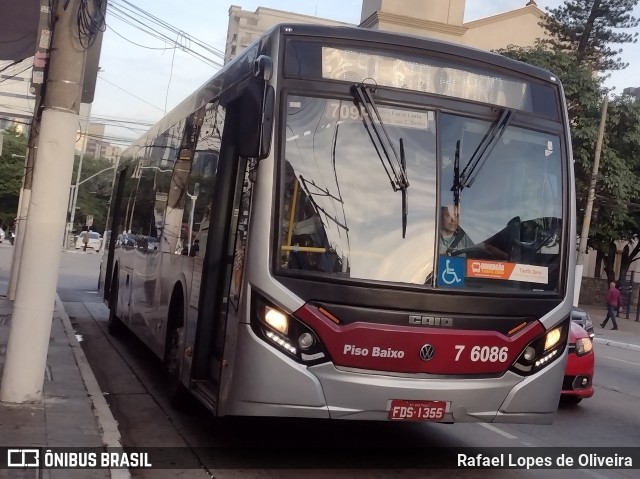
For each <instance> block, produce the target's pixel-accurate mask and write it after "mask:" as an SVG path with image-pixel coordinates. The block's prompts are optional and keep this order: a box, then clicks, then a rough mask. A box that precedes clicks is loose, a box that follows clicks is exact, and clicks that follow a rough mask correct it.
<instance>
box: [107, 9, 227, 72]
mask: <svg viewBox="0 0 640 479" xmlns="http://www.w3.org/2000/svg"><path fill="white" fill-rule="evenodd" d="M121 1H122V3H118V2H116V1H112V2H109V4H108V5H109V14H110V15H111V16H113V17H114V18H117V19H118V20H120V21H121V22H123V23H125V24H127V25H129V26H131V27H133V28H136V29H137V30H140V31H142V32H144V33H145V34H147V35H149V36H151V37H153V38H156V39H158V40H160V41H162V42H164V43H165V44H168V45H171V48H174V49H180V50H182V51H184V52H185V53H187V54H188V55H191V56H193V57H194V58H196V59H198V60H200V61H202V62H204V63H206V64H208V65H210V66H215V67H221V66H222V64H221V63H220V62H219V61H217V60H215V59H213V58H211V57H210V56H207V55H206V54H203V53H202V52H201V51H197V50H196V49H194V48H192V47H191V44H194V45H197V46H198V47H199V49H200V50H204V52H206V53H207V54H209V55H212V56H214V57H218V58H220V59H223V58H224V53H223V52H222V51H221V50H219V49H217V48H215V47H213V46H211V45H209V44H208V43H206V42H204V41H202V40H200V39H198V38H195V37H192V36H191V35H189V34H188V33H186V32H184V31H182V30H180V29H178V28H176V27H174V26H172V25H171V24H169V23H167V22H165V21H164V20H161V19H160V18H158V17H156V16H154V15H152V14H150V13H148V12H146V11H145V10H143V9H141V8H139V7H136V6H135V5H133V4H131V3H129V2H127V1H126V0H121ZM109 28H111V26H110V25H109ZM111 29H112V30H113V28H111ZM113 31H114V33H116V35H118V36H120V37H122V38H123V39H124V40H126V41H128V42H130V43H133V44H136V45H138V46H140V47H141V48H147V49H161V50H162V49H165V48H160V47H149V46H145V45H141V44H139V43H137V42H134V41H133V40H131V39H129V38H126V37H124V36H123V35H122V34H120V33H118V32H116V31H115V30H113Z"/></svg>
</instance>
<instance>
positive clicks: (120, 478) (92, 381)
mask: <svg viewBox="0 0 640 479" xmlns="http://www.w3.org/2000/svg"><path fill="white" fill-rule="evenodd" d="M56 311H57V312H58V314H60V317H61V319H62V325H63V326H64V330H65V332H66V333H67V338H68V339H69V345H70V346H71V350H72V351H73V356H74V358H75V360H76V364H77V365H78V369H79V371H80V376H82V381H83V382H84V385H85V387H86V388H87V393H88V394H89V398H90V399H91V403H92V405H93V413H94V414H95V416H96V419H97V420H98V427H99V428H100V432H101V435H102V442H103V443H104V445H105V446H106V447H115V448H122V440H121V438H120V431H119V430H118V422H117V421H116V420H115V418H114V417H113V414H111V409H109V405H108V404H107V401H106V399H105V398H104V396H103V394H102V390H101V389H100V386H99V385H98V381H97V379H96V377H95V376H94V375H93V371H92V370H91V366H90V365H89V361H88V360H87V357H86V356H85V355H84V351H82V347H81V346H80V343H79V342H78V339H77V338H76V332H75V330H74V329H73V326H72V325H71V320H70V319H69V315H68V314H67V312H66V310H65V309H64V305H63V304H62V301H61V300H60V296H58V294H57V293H56ZM109 473H110V475H111V478H112V479H131V474H130V473H129V470H128V469H110V470H109Z"/></svg>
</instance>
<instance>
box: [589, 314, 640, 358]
mask: <svg viewBox="0 0 640 479" xmlns="http://www.w3.org/2000/svg"><path fill="white" fill-rule="evenodd" d="M579 307H580V308H581V309H584V310H585V311H586V312H587V314H589V316H590V317H591V321H593V331H594V333H595V334H596V337H595V338H594V342H595V343H600V344H608V345H609V346H615V347H618V348H624V349H632V350H634V351H640V322H636V321H635V319H636V312H635V309H634V308H632V309H631V310H630V311H629V319H626V318H625V316H626V313H625V312H623V313H622V314H621V315H619V316H618V317H617V318H616V322H617V323H618V330H617V331H612V330H611V328H612V327H613V324H612V323H611V320H609V322H608V323H607V325H606V329H602V328H601V327H600V324H601V323H602V321H603V320H604V318H605V317H606V315H607V310H606V308H605V307H604V305H602V306H594V305H588V304H587V305H580V306H579Z"/></svg>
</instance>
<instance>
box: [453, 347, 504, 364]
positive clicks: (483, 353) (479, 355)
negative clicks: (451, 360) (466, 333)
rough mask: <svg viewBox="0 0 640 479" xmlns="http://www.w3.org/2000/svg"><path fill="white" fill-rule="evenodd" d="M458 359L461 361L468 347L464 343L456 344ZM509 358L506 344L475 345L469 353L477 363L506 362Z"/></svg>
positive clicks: (470, 357) (471, 358)
mask: <svg viewBox="0 0 640 479" xmlns="http://www.w3.org/2000/svg"><path fill="white" fill-rule="evenodd" d="M455 348H456V351H457V352H456V359H455V360H456V361H460V357H462V353H463V351H464V350H465V349H466V346H465V345H464V344H456V346H455ZM508 358H509V348H508V347H506V346H503V347H498V346H473V347H472V348H471V351H470V353H469V359H470V360H471V361H472V362H474V363H476V362H481V363H504V362H506V361H507V359H508Z"/></svg>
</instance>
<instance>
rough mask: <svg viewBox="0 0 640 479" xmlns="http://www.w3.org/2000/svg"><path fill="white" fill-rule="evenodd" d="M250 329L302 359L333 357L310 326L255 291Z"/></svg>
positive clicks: (306, 361) (315, 360)
mask: <svg viewBox="0 0 640 479" xmlns="http://www.w3.org/2000/svg"><path fill="white" fill-rule="evenodd" d="M251 329H252V330H253V332H254V333H255V334H256V335H257V336H258V337H259V338H261V339H262V340H263V341H265V342H267V343H268V344H270V345H271V346H273V347H275V348H276V349H278V350H279V351H281V352H283V353H285V354H286V355H287V356H289V357H292V358H293V359H295V360H296V361H298V362H300V363H304V364H306V365H313V364H319V363H323V362H327V361H329V360H330V358H329V355H328V354H327V352H326V351H325V349H324V347H323V346H322V343H321V342H320V340H319V339H318V336H317V335H316V333H315V332H314V331H313V330H312V329H311V328H310V327H309V326H307V325H306V324H304V323H303V322H302V321H300V320H299V319H298V318H296V317H295V316H293V315H292V314H287V313H286V312H284V311H283V310H282V309H281V308H278V307H277V306H276V305H275V304H273V303H272V302H271V301H269V300H267V299H266V298H264V297H262V296H260V295H259V294H257V293H255V292H254V293H253V294H252V297H251Z"/></svg>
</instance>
